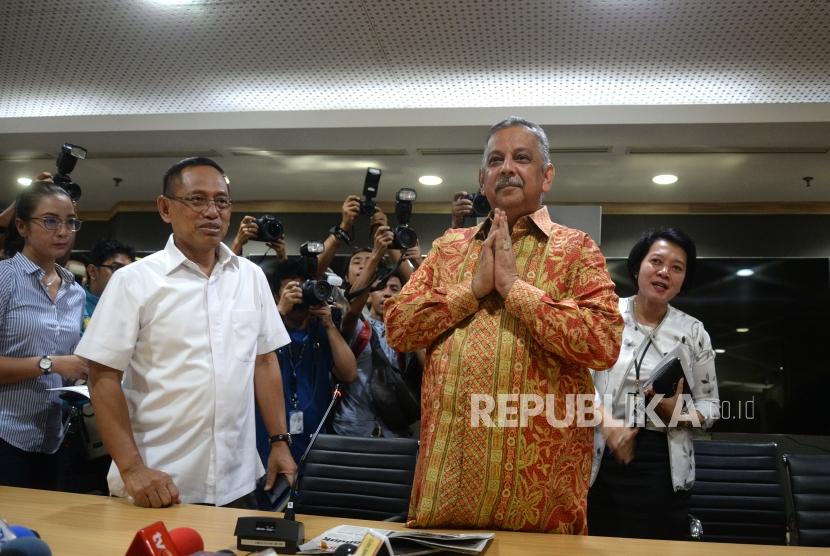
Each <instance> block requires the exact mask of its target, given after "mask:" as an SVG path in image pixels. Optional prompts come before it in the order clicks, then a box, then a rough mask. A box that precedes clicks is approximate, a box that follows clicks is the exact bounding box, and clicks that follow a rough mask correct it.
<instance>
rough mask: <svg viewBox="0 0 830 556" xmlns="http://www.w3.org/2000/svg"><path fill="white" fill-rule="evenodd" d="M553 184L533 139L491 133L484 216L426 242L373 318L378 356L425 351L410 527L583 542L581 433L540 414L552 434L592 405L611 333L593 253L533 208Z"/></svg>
mask: <svg viewBox="0 0 830 556" xmlns="http://www.w3.org/2000/svg"><path fill="white" fill-rule="evenodd" d="M553 175H554V168H553V165H552V164H551V163H550V159H549V150H548V140H547V137H546V136H545V132H544V130H542V128H541V127H539V126H538V125H536V124H534V123H532V122H529V121H527V120H522V119H519V118H508V119H507V120H504V121H502V122H499V123H498V124H496V125H495V126H493V127H492V128H491V130H490V133H489V135H488V137H487V142H486V148H485V151H484V159H483V166H482V168H481V170H480V171H479V185H480V187H481V191H482V192H483V193H484V194H485V195H486V196H487V199H488V200H489V202H490V205H491V206H492V207H494V209H493V212H492V213H491V214H490V217H489V218H488V220H487V221H486V222H484V223H483V224H482V225H480V226H478V227H475V228H466V229H452V230H448V231H447V232H446V233H445V234H444V235H443V236H442V237H441V238H439V239H438V240H436V241H435V243H434V244H433V248H432V250H431V251H430V253H429V256H428V257H427V258H426V260H425V261H424V263H423V264H422V265H421V267H420V268H419V269H418V271H417V272H415V274H413V276H412V278H411V279H410V281H409V282H408V283H407V284H406V286H405V287H404V288H403V290H402V291H401V293H400V294H399V295H398V296H396V297H394V298H392V299H390V300H389V301H388V302H387V304H386V306H385V313H386V319H385V320H386V330H387V335H388V336H387V338H388V341H389V344H390V345H391V346H393V347H394V348H395V349H397V350H399V351H403V352H409V351H414V350H416V349H420V348H427V349H428V351H427V364H426V368H425V370H424V382H423V391H422V398H421V407H422V412H421V413H422V421H421V451H420V455H419V458H418V465H417V468H416V473H415V482H414V484H413V489H412V499H411V502H410V508H409V521H408V525H409V526H413V527H467V528H469V527H474V528H487V529H510V530H521V531H542V532H559V533H577V534H585V533H586V498H587V493H588V480H589V477H590V471H591V452H592V446H593V430H592V428H591V426H589V425H590V423H588V424H587V425H588V426H578V422H577V420H576V419H573V420H572V421H571V422H566V423H564V424H562V423H557V422H556V421H555V420H554V421H553V422H554V424H553V425H552V424H550V423H549V418H548V415H546V412H545V411H541V409H542V408H541V407H539V401H540V400H542V403H546V404H548V405H551V403H552V402H553V401H554V400H555V403H553V405H554V407H555V409H554V410H553V412H552V414H551V416H550V417H551V418H553V417H555V418H557V419H562V420H564V418H565V417H566V411H565V408H566V401H567V400H566V395H571V396H576V395H579V394H581V395H582V397H583V399H590V400H592V399H593V395H594V387H593V384H592V381H591V375H590V374H589V372H588V368H589V367H590V368H593V369H606V368H609V367H611V366H612V365H613V364H614V362H615V361H616V359H617V354H618V352H619V347H620V337H621V334H622V324H623V321H622V318H621V317H620V315H619V312H618V309H617V296H616V295H615V293H614V284H613V282H612V281H611V279H610V277H609V275H608V270H607V268H606V266H605V258H604V257H603V255H602V253H601V252H600V251H599V249H598V248H597V246H596V244H595V243H594V242H593V241H592V240H591V238H589V237H588V235H587V234H585V233H583V232H580V231H577V230H573V229H570V228H566V227H564V226H560V225H558V224H555V223H553V222H551V220H550V217H549V216H548V210H547V208H546V207H545V206H543V205H542V196H543V194H544V193H545V192H547V191H549V190H550V187H551V183H552V182H553ZM500 395H501V396H500ZM550 395H553V396H552V397H551V396H550ZM528 396H530V398H528ZM526 399H531V400H532V401H534V403H532V404H531V403H530V402H527V401H525V400H526ZM571 402H573V399H571ZM522 404H525V406H524V409H523V408H522ZM482 408H485V411H484V413H486V415H485V416H484V417H482ZM486 410H492V411H490V412H487V411H486ZM547 410H550V408H547ZM576 410H577V412H578V410H579V408H578V407H577V408H576ZM537 412H540V413H539V414H536V413H537ZM522 413H524V415H523V416H521V415H520V414H522ZM520 416H521V418H520ZM583 425H585V424H584V423H583Z"/></svg>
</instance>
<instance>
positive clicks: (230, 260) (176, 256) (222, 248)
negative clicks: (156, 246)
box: [164, 234, 239, 274]
mask: <svg viewBox="0 0 830 556" xmlns="http://www.w3.org/2000/svg"><path fill="white" fill-rule="evenodd" d="M164 253H165V254H166V255H167V268H165V272H166V274H170V273H171V272H173V271H174V270H176V269H177V268H178V267H179V266H181V265H182V264H184V263H185V262H186V261H189V262H190V263H192V264H196V263H194V262H193V261H190V259H188V258H187V257H185V256H184V253H182V252H181V251H180V250H179V248H178V247H176V242H175V241H174V239H173V234H170V237H169V238H168V239H167V245H165V246H164ZM216 264H218V265H220V266H223V267H226V266H228V265H230V266H235V267H237V268H238V267H239V257H237V256H236V254H234V252H233V251H231V250H230V248H229V247H228V246H227V245H225V244H224V243H223V242H219V247H218V253H217V259H216Z"/></svg>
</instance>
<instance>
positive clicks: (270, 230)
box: [256, 214, 285, 243]
mask: <svg viewBox="0 0 830 556" xmlns="http://www.w3.org/2000/svg"><path fill="white" fill-rule="evenodd" d="M256 225H257V229H258V231H257V236H256V240H257V241H265V242H269V243H270V242H272V241H277V240H278V239H279V238H281V237H282V236H283V234H284V233H285V229H284V228H283V226H282V222H280V221H279V220H277V217H276V216H272V215H270V214H264V215H262V216H260V217H259V218H257V219H256Z"/></svg>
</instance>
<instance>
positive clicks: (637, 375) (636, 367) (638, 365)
mask: <svg viewBox="0 0 830 556" xmlns="http://www.w3.org/2000/svg"><path fill="white" fill-rule="evenodd" d="M650 347H651V334H649V336H648V342H647V343H646V347H644V348H643V353H642V354H641V355H640V360H639V361H637V354H636V353H634V380H635V381H636V384H637V393H638V394H639V393H640V368H641V367H642V366H643V359H645V358H646V353H647V352H648V348H650Z"/></svg>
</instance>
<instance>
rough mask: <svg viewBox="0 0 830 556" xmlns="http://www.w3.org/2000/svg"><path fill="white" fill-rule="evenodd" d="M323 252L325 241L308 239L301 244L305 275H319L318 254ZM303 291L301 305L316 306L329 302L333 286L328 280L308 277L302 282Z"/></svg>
mask: <svg viewBox="0 0 830 556" xmlns="http://www.w3.org/2000/svg"><path fill="white" fill-rule="evenodd" d="M322 252H323V243H322V242H320V241H307V242H305V243H303V244H302V245H300V261H301V263H302V269H303V270H302V271H303V276H316V275H317V256H318V255H319V254H320V253H322ZM300 290H302V292H303V301H302V303H300V306H301V307H314V306H318V305H324V304H326V303H328V301H329V299H330V298H331V294H332V288H331V284H329V283H328V282H327V281H326V280H314V279H313V278H307V279H305V280H303V283H302V284H300Z"/></svg>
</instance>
